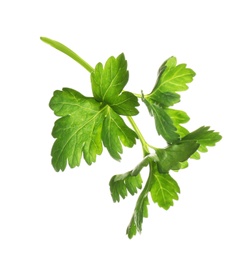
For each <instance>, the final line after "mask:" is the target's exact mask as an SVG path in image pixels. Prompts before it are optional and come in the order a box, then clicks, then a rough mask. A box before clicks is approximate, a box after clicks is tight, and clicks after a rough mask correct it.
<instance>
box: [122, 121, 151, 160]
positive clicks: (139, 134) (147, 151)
mask: <svg viewBox="0 0 247 260" xmlns="http://www.w3.org/2000/svg"><path fill="white" fill-rule="evenodd" d="M127 118H128V120H129V122H130V123H131V125H132V127H133V128H134V130H135V132H136V134H137V136H138V137H139V139H140V142H141V144H142V150H143V156H144V157H145V156H146V155H148V154H150V152H149V149H148V144H147V142H146V141H145V139H144V137H143V135H142V133H141V131H140V130H139V128H138V126H137V124H136V123H135V121H134V119H133V118H132V117H131V116H127Z"/></svg>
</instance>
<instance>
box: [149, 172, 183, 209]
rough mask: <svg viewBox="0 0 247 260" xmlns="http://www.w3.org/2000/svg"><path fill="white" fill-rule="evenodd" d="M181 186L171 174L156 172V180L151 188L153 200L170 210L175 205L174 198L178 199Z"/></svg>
mask: <svg viewBox="0 0 247 260" xmlns="http://www.w3.org/2000/svg"><path fill="white" fill-rule="evenodd" d="M178 193H180V188H179V186H178V184H177V182H176V181H175V180H174V179H173V178H172V177H171V176H170V175H169V174H160V173H159V172H158V171H156V172H155V173H154V182H153V185H152V188H151V196H152V200H153V202H155V203H158V205H159V206H160V207H161V208H163V209H165V210H168V209H169V208H170V206H173V200H178Z"/></svg>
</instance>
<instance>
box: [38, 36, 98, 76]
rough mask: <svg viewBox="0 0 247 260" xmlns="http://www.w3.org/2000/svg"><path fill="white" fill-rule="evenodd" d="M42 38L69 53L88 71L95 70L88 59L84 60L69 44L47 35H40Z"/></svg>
mask: <svg viewBox="0 0 247 260" xmlns="http://www.w3.org/2000/svg"><path fill="white" fill-rule="evenodd" d="M40 39H41V40H42V41H43V42H45V43H47V44H49V45H51V46H52V47H53V48H55V49H57V50H59V51H61V52H63V53H64V54H66V55H68V56H69V57H70V58H72V59H73V60H75V61H77V62H78V63H79V64H80V65H82V67H84V68H85V69H86V70H87V71H88V72H90V73H91V72H93V71H94V69H93V67H91V66H90V65H89V64H88V63H87V62H86V61H84V60H83V59H82V58H81V57H80V56H78V55H77V54H76V53H75V52H73V51H72V50H71V49H69V48H68V47H67V46H65V45H63V44H62V43H60V42H57V41H54V40H52V39H49V38H46V37H40Z"/></svg>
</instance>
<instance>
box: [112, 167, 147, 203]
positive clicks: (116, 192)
mask: <svg viewBox="0 0 247 260" xmlns="http://www.w3.org/2000/svg"><path fill="white" fill-rule="evenodd" d="M109 185H110V191H111V196H112V199H113V201H114V202H116V201H118V202H119V201H120V196H121V197H122V198H123V199H125V197H126V196H127V195H128V192H129V193H130V194H131V195H134V194H135V193H137V189H141V188H142V178H141V175H140V174H138V175H136V176H132V175H131V171H130V172H127V173H125V174H118V175H114V176H113V177H112V178H111V180H110V183H109ZM127 191H128V192H127Z"/></svg>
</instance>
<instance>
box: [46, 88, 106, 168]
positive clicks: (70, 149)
mask: <svg viewBox="0 0 247 260" xmlns="http://www.w3.org/2000/svg"><path fill="white" fill-rule="evenodd" d="M49 105H50V108H51V109H52V110H54V113H55V114H56V115H57V116H61V118H60V119H58V120H57V121H56V122H55V125H54V128H53V131H52V135H53V137H54V138H56V141H55V142H54V145H53V147H52V152H51V155H52V164H53V167H54V168H55V170H56V171H59V170H62V171H63V170H64V169H65V167H66V165H67V161H68V163H69V166H70V167H71V168H73V167H75V166H79V165H80V161H81V156H82V153H83V155H84V159H85V161H86V162H87V163H88V164H89V165H90V164H91V163H92V162H95V160H96V155H99V154H101V153H102V142H101V130H102V124H103V120H104V118H105V112H104V111H105V109H104V108H101V106H100V103H98V102H97V101H95V100H94V99H92V98H88V97H85V96H83V95H82V94H80V93H79V92H77V91H75V90H73V89H69V88H64V89H63V91H58V90H57V91H55V92H54V96H53V97H52V99H51V101H50V104H49Z"/></svg>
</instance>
